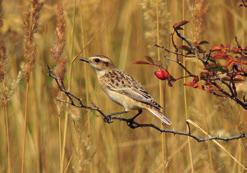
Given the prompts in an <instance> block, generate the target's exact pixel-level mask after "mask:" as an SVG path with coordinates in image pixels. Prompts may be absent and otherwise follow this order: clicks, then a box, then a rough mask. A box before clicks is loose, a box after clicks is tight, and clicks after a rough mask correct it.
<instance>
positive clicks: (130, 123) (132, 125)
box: [127, 119, 136, 129]
mask: <svg viewBox="0 0 247 173" xmlns="http://www.w3.org/2000/svg"><path fill="white" fill-rule="evenodd" d="M127 125H128V126H129V127H130V128H132V129H134V128H136V124H135V122H134V119H130V120H129V121H127Z"/></svg>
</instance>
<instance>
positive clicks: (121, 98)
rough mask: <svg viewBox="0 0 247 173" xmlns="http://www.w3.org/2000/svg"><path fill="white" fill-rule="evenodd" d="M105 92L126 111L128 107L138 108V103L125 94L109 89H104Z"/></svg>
mask: <svg viewBox="0 0 247 173" xmlns="http://www.w3.org/2000/svg"><path fill="white" fill-rule="evenodd" d="M105 92H106V94H107V95H108V96H109V97H110V98H111V99H112V100H113V101H114V102H116V103H118V104H120V105H122V106H123V107H124V109H125V110H126V111H128V110H130V109H138V108H140V105H139V103H138V102H136V101H135V100H133V99H131V98H129V97H128V96H126V95H123V94H120V93H117V92H114V91H110V90H105Z"/></svg>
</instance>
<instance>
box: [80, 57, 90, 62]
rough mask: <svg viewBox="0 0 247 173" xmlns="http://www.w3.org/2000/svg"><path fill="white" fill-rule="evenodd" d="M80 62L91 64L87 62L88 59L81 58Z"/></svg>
mask: <svg viewBox="0 0 247 173" xmlns="http://www.w3.org/2000/svg"><path fill="white" fill-rule="evenodd" d="M80 61H84V62H86V63H89V60H87V59H86V58H82V57H81V58H80Z"/></svg>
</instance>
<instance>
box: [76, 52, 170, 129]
mask: <svg viewBox="0 0 247 173" xmlns="http://www.w3.org/2000/svg"><path fill="white" fill-rule="evenodd" d="M81 60H82V61H84V62H87V63H89V64H90V65H91V66H92V67H93V68H94V69H95V71H96V74H97V77H98V80H99V83H100V85H101V86H102V88H103V90H104V91H105V93H106V94H107V95H108V96H109V97H110V98H111V99H112V100H113V101H114V102H116V103H118V104H119V105H121V106H123V107H124V109H125V111H129V110H139V111H140V110H142V109H146V110H148V111H149V112H151V113H152V114H153V115H155V116H156V117H158V118H159V119H160V120H161V121H162V122H163V123H165V124H168V125H170V124H171V122H170V120H169V119H168V118H167V117H166V116H165V115H163V113H162V112H161V106H160V105H159V104H158V103H157V102H155V100H154V99H153V98H152V96H151V95H150V94H149V93H148V92H147V91H146V90H145V89H144V88H143V87H142V85H141V84H140V83H139V82H137V81H136V80H135V79H134V78H133V77H131V76H130V75H128V74H126V73H124V72H123V71H120V70H118V69H117V68H116V67H115V66H114V64H113V63H112V61H111V60H110V59H109V58H107V57H106V56H100V55H97V56H94V57H90V58H89V59H84V58H81Z"/></svg>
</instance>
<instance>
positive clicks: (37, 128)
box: [0, 0, 247, 173]
mask: <svg viewBox="0 0 247 173" xmlns="http://www.w3.org/2000/svg"><path fill="white" fill-rule="evenodd" d="M34 2H35V0H34ZM1 3H2V10H1V18H2V22H3V25H2V26H1V35H0V37H1V50H2V48H3V47H4V48H5V49H6V52H5V53H2V52H4V51H1V63H2V66H0V67H1V71H4V73H3V74H4V80H1V83H0V85H1V107H0V129H1V130H0V144H1V145H0V172H37V173H39V172H61V173H62V172H86V173H96V172H97V173H98V172H99V173H103V172H110V173H120V172H121V173H144V172H150V173H155V172H169V173H174V172H200V173H203V172H217V173H227V172H231V173H232V172H234V173H235V172H236V173H242V172H245V171H246V169H247V158H246V154H247V140H246V139H242V140H237V141H232V142H220V143H215V142H206V143H197V142H195V141H193V140H189V139H187V138H186V137H180V136H173V135H161V134H160V133H158V132H156V131H154V130H151V129H136V130H132V129H129V128H128V127H127V126H126V124H124V123H121V122H115V123H113V124H110V125H108V124H105V123H104V122H103V121H102V119H101V118H99V116H97V115H96V114H94V113H93V112H87V111H84V110H79V109H76V108H72V107H69V106H66V105H65V104H63V103H60V102H58V101H56V97H57V96H58V97H59V98H62V99H65V98H63V97H62V96H60V95H59V93H58V90H57V89H56V85H55V84H54V83H53V82H52V80H51V79H50V78H49V77H48V76H47V68H46V64H50V65H53V66H55V64H56V63H58V61H56V60H54V56H53V54H52V53H51V49H52V48H54V46H55V47H56V46H57V44H58V43H56V23H57V16H56V11H57V5H58V3H60V4H62V6H63V8H64V11H63V12H64V20H65V23H66V25H65V31H64V32H63V33H62V34H64V38H65V42H64V44H65V46H64V50H63V49H62V48H61V50H63V55H62V56H63V57H64V58H65V59H66V74H65V82H66V86H68V88H69V89H70V90H71V91H72V92H73V93H75V94H76V95H78V96H80V97H82V98H83V100H85V102H86V103H87V104H91V103H92V102H93V103H95V104H96V105H98V106H99V107H101V108H102V109H103V110H104V111H105V112H114V111H117V110H121V108H120V107H119V106H117V105H116V104H114V103H112V102H111V101H110V100H109V99H108V98H107V97H106V96H105V95H104V93H103V92H102V91H101V89H100V88H99V86H98V84H97V81H96V78H95V77H96V76H95V74H94V72H93V71H92V69H91V68H90V67H88V66H87V65H86V64H82V63H81V62H79V61H78V60H75V61H73V59H74V57H75V56H76V55H78V54H81V55H82V56H90V55H94V54H104V55H107V56H109V57H112V59H113V61H114V62H115V64H116V65H117V66H118V67H119V68H121V69H123V70H125V71H127V72H128V73H129V74H131V75H132V76H133V77H135V78H136V79H138V80H139V81H140V82H141V83H142V84H143V85H144V86H145V88H146V89H147V90H148V91H150V92H151V93H152V95H153V96H154V97H155V98H156V100H158V101H159V102H160V103H161V104H162V105H163V106H164V107H165V108H166V112H167V114H168V115H169V117H170V119H171V120H172V122H173V125H172V127H171V128H174V129H177V130H186V124H185V120H186V119H187V118H188V119H191V120H192V121H193V122H194V123H196V124H198V125H199V126H200V127H201V128H202V129H204V130H205V131H206V132H208V133H209V134H215V135H230V134H236V133H240V132H243V131H244V132H246V131H247V123H246V121H247V116H246V114H247V112H246V111H244V110H243V109H242V108H241V107H239V106H238V105H236V104H235V103H233V102H231V101H228V100H224V99H220V98H216V97H215V96H211V95H209V94H207V93H205V92H202V91H198V90H193V89H186V88H184V87H183V83H182V82H180V83H176V84H175V86H174V87H172V88H170V87H168V86H167V85H166V84H165V82H160V81H158V80H157V79H156V78H155V77H154V75H153V72H154V70H155V69H154V68H150V67H147V66H140V65H135V64H133V62H134V61H135V60H137V59H142V58H143V57H144V56H146V55H152V56H153V57H155V58H157V59H161V60H162V61H163V59H162V57H163V55H164V52H162V51H158V50H157V49H156V48H155V47H153V45H154V44H155V43H159V44H162V45H165V46H167V47H169V46H170V42H169V33H170V32H171V28H172V25H173V24H174V23H175V22H177V21H180V20H182V19H186V20H189V21H190V24H188V25H187V26H186V27H185V28H186V29H185V32H184V33H185V34H186V36H187V37H189V38H191V39H192V40H195V41H196V40H201V39H203V40H209V42H210V43H211V44H219V43H224V44H231V45H233V44H234V37H235V36H237V37H238V38H239V40H240V42H241V44H242V45H246V44H247V43H246V36H247V22H246V18H247V9H246V8H240V7H239V5H238V4H239V3H240V1H238V0H230V1H226V0H217V1H215V0H208V1H206V0H181V1H180V0H176V1H174V0H173V1H172V0H170V1H169V0H108V1H104V0H87V1H80V0H71V1H69V0H63V1H58V0H57V1H52V0H47V1H44V5H43V7H42V9H41V11H40V12H39V11H37V13H38V15H39V16H40V17H39V18H37V21H36V22H37V24H38V26H37V29H36V30H35V31H34V34H33V40H32V41H31V42H28V41H27V40H28V39H27V35H28V34H30V33H28V34H27V31H28V29H27V28H25V27H24V25H23V21H27V19H26V18H27V15H26V12H27V11H29V10H31V9H32V8H31V1H25V0H18V1H16V0H2V1H1ZM34 23H35V22H34ZM31 27H32V25H31ZM31 35H32V34H31ZM60 41H61V40H60ZM27 45H28V46H27ZM30 45H31V46H30ZM4 54H5V56H3V55H4ZM2 57H5V58H2ZM27 57H29V58H27ZM32 58H34V59H32ZM3 60H4V61H3ZM30 61H31V66H32V67H31V68H27V66H26V64H27V63H30ZM184 63H186V64H187V65H188V66H189V67H190V68H192V69H193V70H194V71H197V70H198V69H199V68H200V66H199V64H198V63H197V62H190V61H186V62H184ZM164 64H166V65H167V66H168V69H169V71H171V73H172V74H174V75H175V76H180V75H182V74H183V71H181V69H180V68H179V67H178V66H177V65H175V64H174V63H172V62H167V61H164ZM23 66H24V67H23ZM23 69H24V70H23ZM25 70H27V71H28V72H29V73H30V77H29V79H28V78H22V77H21V76H20V75H19V76H18V74H19V72H25ZM139 121H141V122H152V123H155V124H158V125H159V123H160V122H159V121H158V120H157V119H155V118H153V117H152V116H150V115H149V114H148V113H147V112H146V113H145V115H144V116H142V117H141V118H140V119H139ZM193 133H196V134H198V135H203V133H202V132H201V131H200V129H198V128H196V127H194V128H193Z"/></svg>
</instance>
